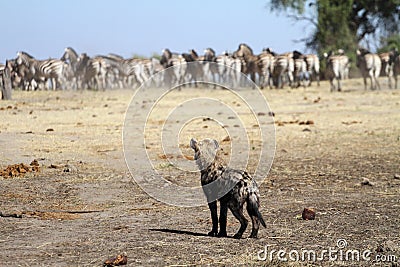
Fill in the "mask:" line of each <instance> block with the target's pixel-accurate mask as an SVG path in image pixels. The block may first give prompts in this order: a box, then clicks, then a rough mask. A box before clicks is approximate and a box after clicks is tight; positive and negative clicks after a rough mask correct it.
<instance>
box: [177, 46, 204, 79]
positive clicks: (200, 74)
mask: <svg viewBox="0 0 400 267" xmlns="http://www.w3.org/2000/svg"><path fill="white" fill-rule="evenodd" d="M181 56H182V58H184V60H185V62H186V63H188V64H187V66H186V73H185V75H186V79H185V83H188V84H190V83H191V82H192V81H193V83H194V86H195V87H197V81H199V80H203V79H204V69H203V64H202V62H204V58H201V57H199V55H198V54H197V52H196V51H195V50H194V49H190V50H189V54H188V53H182V54H181ZM206 71H208V70H206Z"/></svg>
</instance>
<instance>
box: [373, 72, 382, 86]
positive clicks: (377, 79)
mask: <svg viewBox="0 0 400 267" xmlns="http://www.w3.org/2000/svg"><path fill="white" fill-rule="evenodd" d="M377 74H378V75H376V76H374V78H375V84H376V88H377V89H379V90H381V85H380V84H379V78H378V77H379V73H377Z"/></svg>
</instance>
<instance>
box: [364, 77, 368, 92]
mask: <svg viewBox="0 0 400 267" xmlns="http://www.w3.org/2000/svg"><path fill="white" fill-rule="evenodd" d="M363 78H364V89H365V90H367V77H365V76H364V77H363Z"/></svg>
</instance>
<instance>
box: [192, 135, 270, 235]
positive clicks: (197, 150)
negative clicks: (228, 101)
mask: <svg viewBox="0 0 400 267" xmlns="http://www.w3.org/2000/svg"><path fill="white" fill-rule="evenodd" d="M190 147H191V148H192V149H193V150H194V159H195V160H196V164H197V166H198V167H199V169H200V172H201V185H202V186H203V190H204V193H205V195H206V197H207V200H208V206H209V208H210V211H211V219H212V224H213V227H212V230H211V232H209V233H208V234H209V235H210V236H219V237H225V236H227V234H226V221H227V211H228V208H229V209H230V210H231V212H232V213H233V215H234V216H235V217H236V219H238V220H239V222H240V229H239V231H238V232H237V233H236V234H235V235H234V238H241V237H242V235H243V233H244V231H245V230H246V227H247V224H248V221H247V219H246V218H245V217H244V215H243V205H244V203H245V202H246V204H247V212H248V214H249V215H250V217H251V221H252V224H253V228H252V231H251V235H250V237H251V238H257V233H258V229H259V225H260V223H261V224H262V225H263V226H264V227H266V225H265V222H264V219H263V218H262V216H261V213H260V211H259V207H260V203H259V191H258V187H257V184H256V181H255V180H253V179H252V177H251V176H250V175H249V174H248V173H247V172H246V171H241V170H235V169H231V168H229V167H226V166H225V164H224V162H223V160H222V158H221V157H220V156H219V151H220V148H219V145H218V142H217V141H216V140H213V139H204V140H202V141H199V142H197V141H196V139H191V140H190ZM217 200H219V201H220V217H219V224H220V230H219V232H218V214H217Z"/></svg>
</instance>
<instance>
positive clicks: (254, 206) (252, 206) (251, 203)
mask: <svg viewBox="0 0 400 267" xmlns="http://www.w3.org/2000/svg"><path fill="white" fill-rule="evenodd" d="M259 207H260V204H259V200H258V195H257V194H256V193H250V195H249V197H248V199H247V212H248V213H249V216H250V218H251V222H252V226H253V227H252V230H251V234H250V238H257V234H258V229H259V228H260V222H261V224H262V225H263V226H264V227H266V225H265V222H264V219H263V217H262V216H261V213H260V210H259Z"/></svg>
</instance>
